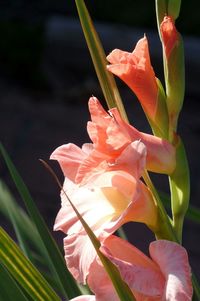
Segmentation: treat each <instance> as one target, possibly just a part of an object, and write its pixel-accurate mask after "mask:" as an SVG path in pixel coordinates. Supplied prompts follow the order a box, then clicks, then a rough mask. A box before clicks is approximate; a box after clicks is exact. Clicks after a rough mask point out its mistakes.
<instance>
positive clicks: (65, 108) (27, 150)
mask: <svg viewBox="0 0 200 301" xmlns="http://www.w3.org/2000/svg"><path fill="white" fill-rule="evenodd" d="M182 2H183V3H182V10H181V13H180V17H179V19H178V20H177V27H178V29H179V31H180V32H181V33H182V34H183V38H184V42H185V54H186V80H187V81H186V98H185V104H184V107H183V111H182V114H181V117H180V126H179V133H180V134H181V136H182V137H183V140H184V142H185V145H186V150H187V153H188V159H189V163H190V168H191V203H192V204H193V205H196V206H198V207H199V208H200V205H199V195H200V168H199V167H200V165H199V153H200V142H199V133H200V120H199V98H200V97H199V96H200V86H199V78H200V74H199V67H200V59H199V54H200V40H199V36H200V18H199V7H198V5H199V4H198V3H199V2H198V1H197V0H196V1H195V0H190V1H182ZM86 3H87V5H88V7H89V10H90V12H91V15H92V17H93V19H94V20H95V24H96V26H97V30H98V32H99V34H100V37H101V39H102V42H103V45H104V47H105V51H106V53H109V51H111V50H112V49H113V48H116V47H118V48H122V49H125V50H128V51H131V50H132V49H133V47H134V45H135V43H136V42H137V40H138V39H139V38H141V37H142V36H143V34H144V32H145V33H146V34H147V37H148V39H149V43H150V52H151V58H152V64H153V66H154V68H155V71H156V74H157V76H158V77H159V78H161V79H162V77H163V74H162V53H161V47H160V42H159V39H158V37H157V33H156V19H155V8H154V1H149V0H140V1H130V0H129V1H128V0H127V1H126V2H125V1H122V0H119V1H116V0H115V1H114V0H110V1H106V0H98V1H97V0H96V1H86ZM0 37H1V41H0V139H1V141H2V142H3V144H4V146H5V147H6V149H7V150H8V152H9V154H10V155H11V157H12V159H13V161H14V163H15V165H16V166H17V168H18V170H19V172H20V173H21V175H22V177H23V179H24V181H25V183H26V184H27V186H28V187H29V189H30V192H31V194H32V196H33V198H34V199H35V201H36V203H37V205H38V207H39V209H40V211H41V213H42V215H43V216H44V218H45V220H46V222H47V224H48V225H49V227H50V229H52V227H53V223H54V219H55V216H56V213H57V211H58V209H59V207H60V199H59V189H57V187H56V184H55V183H54V182H53V181H52V179H51V177H50V176H49V174H48V173H47V171H46V170H45V169H44V168H43V167H42V166H41V163H40V162H39V160H38V159H39V158H42V159H45V160H48V158H49V156H50V154H51V152H52V151H53V150H54V149H55V148H56V147H57V146H59V145H61V144H64V143H68V142H73V143H76V144H78V145H81V144H82V143H84V142H88V141H89V139H88V136H87V133H86V128H85V126H86V122H87V120H88V119H89V114H88V111H87V101H88V98H89V97H90V96H91V95H95V96H98V97H99V98H100V99H101V100H102V101H103V97H102V94H101V91H100V88H99V85H98V82H97V79H96V75H95V72H94V70H93V66H92V63H91V60H90V57H89V54H88V50H87V47H86V44H85V41H84V38H83V34H82V31H81V28H80V25H79V22H78V19H77V13H76V9H75V5H74V1H73V0H71V1H70V0H66V1H53V0H49V1H45V0H43V1H41V0H40V1H36V0H35V1H22V0H15V1H14V0H12V1H1V2H0ZM117 82H118V85H119V88H120V92H121V94H122V97H123V100H124V102H125V105H126V109H127V111H128V115H129V118H130V121H131V122H132V123H133V124H134V126H136V127H137V128H138V129H139V130H142V131H147V132H149V128H148V124H147V122H146V120H145V118H144V116H143V113H142V111H141V108H140V106H139V105H138V103H137V100H136V99H135V97H134V95H133V94H132V93H131V92H130V91H129V89H128V88H127V87H126V86H125V85H123V84H122V83H121V82H120V81H117ZM51 165H52V166H53V167H54V168H55V170H56V171H57V173H58V175H59V176H60V178H61V180H62V175H61V173H60V171H59V168H58V167H57V165H56V164H54V162H52V163H51ZM0 173H1V178H2V179H3V180H4V181H5V182H6V183H7V184H8V185H9V187H10V189H11V190H12V192H13V193H14V195H15V196H16V198H17V200H18V202H19V203H20V204H21V200H20V198H19V196H18V194H17V193H16V190H15V188H14V185H13V183H12V181H11V180H10V176H9V174H8V171H7V168H6V167H5V165H4V163H3V161H2V160H1V161H0ZM155 184H156V187H158V188H159V189H164V190H166V191H167V180H166V178H165V177H160V176H159V177H156V178H155ZM1 223H2V224H3V225H4V226H6V228H7V229H9V230H11V228H10V227H9V225H8V223H7V221H5V220H4V219H1ZM125 228H126V229H127V233H128V236H129V239H130V240H131V241H132V242H133V243H134V244H135V245H136V246H138V247H139V248H141V249H143V250H145V251H146V250H147V247H148V244H149V241H150V240H152V239H153V236H152V235H151V233H150V232H149V231H148V229H146V228H145V227H144V226H143V225H139V224H134V225H131V226H130V225H127V226H126V227H125ZM54 235H55V237H56V239H57V238H58V237H60V236H59V235H58V234H57V233H56V234H54ZM197 241H199V226H198V225H196V224H193V223H191V222H189V221H186V223H185V228H184V241H183V242H184V245H185V246H186V248H187V249H188V252H189V255H190V258H191V263H192V266H193V268H194V270H195V271H196V272H197V273H198V271H199V270H200V260H199V255H200V246H199V245H198V244H197Z"/></svg>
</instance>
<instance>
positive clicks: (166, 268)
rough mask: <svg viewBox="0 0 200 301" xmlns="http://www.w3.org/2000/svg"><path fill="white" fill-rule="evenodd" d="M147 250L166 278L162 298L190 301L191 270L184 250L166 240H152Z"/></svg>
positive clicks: (170, 300) (169, 300) (173, 300)
mask: <svg viewBox="0 0 200 301" xmlns="http://www.w3.org/2000/svg"><path fill="white" fill-rule="evenodd" d="M149 250H150V255H151V257H152V259H153V260H154V261H155V262H156V263H157V264H158V265H159V267H160V270H161V272H162V273H163V275H164V277H165V279H166V285H165V290H164V293H163V300H166V301H191V300H192V284H191V270H190V265H189V262H188V256H187V252H186V250H185V249H184V248H183V247H182V246H180V245H179V244H177V243H174V242H170V241H166V240H158V241H154V242H152V243H151V244H150V249H149Z"/></svg>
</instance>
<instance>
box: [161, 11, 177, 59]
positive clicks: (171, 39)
mask: <svg viewBox="0 0 200 301" xmlns="http://www.w3.org/2000/svg"><path fill="white" fill-rule="evenodd" d="M160 31H161V34H162V38H163V43H164V47H165V53H166V57H167V58H169V56H170V54H171V51H172V50H173V48H174V46H175V45H176V44H177V43H179V42H180V41H179V40H180V36H179V33H178V31H177V30H176V27H175V24H174V20H173V19H172V18H171V17H170V16H165V17H164V19H163V21H162V23H161V25H160Z"/></svg>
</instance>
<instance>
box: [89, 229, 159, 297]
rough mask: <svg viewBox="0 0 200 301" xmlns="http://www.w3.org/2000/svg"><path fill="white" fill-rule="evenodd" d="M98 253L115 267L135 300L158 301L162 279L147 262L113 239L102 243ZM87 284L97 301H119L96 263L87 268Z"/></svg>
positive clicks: (140, 254) (137, 251)
mask: <svg viewBox="0 0 200 301" xmlns="http://www.w3.org/2000/svg"><path fill="white" fill-rule="evenodd" d="M122 250H123V252H122ZM101 251H102V252H103V253H104V255H106V256H107V257H108V258H109V259H110V260H111V261H112V262H113V263H114V264H115V265H116V266H117V267H118V269H119V271H120V274H121V276H122V278H123V280H124V281H125V282H126V283H127V284H128V285H129V287H130V288H131V290H132V291H133V294H134V296H135V297H136V299H137V300H143V301H144V300H148V301H150V300H151V301H153V300H160V297H161V296H162V292H163V288H164V277H163V275H162V274H161V272H160V270H159V269H158V267H157V265H156V264H155V263H154V262H153V261H152V260H151V259H150V258H148V257H147V256H145V255H144V254H143V253H142V252H140V251H139V250H138V249H137V248H135V247H134V246H132V245H131V244H130V243H128V242H127V241H124V240H122V239H121V238H119V237H116V236H114V235H112V236H110V237H108V238H107V239H106V240H105V241H104V242H103V245H102V247H101ZM88 284H89V286H90V288H91V289H92V291H93V292H94V293H95V295H96V297H97V299H98V300H99V301H106V300H114V301H115V300H117V301H118V300H119V299H118V297H117V295H116V293H115V290H114V288H113V286H112V283H111V281H110V279H109V278H108V276H107V274H106V272H105V270H104V268H103V267H102V264H101V263H100V262H99V260H98V259H96V260H95V261H94V262H93V263H92V265H91V267H90V273H89V275H88Z"/></svg>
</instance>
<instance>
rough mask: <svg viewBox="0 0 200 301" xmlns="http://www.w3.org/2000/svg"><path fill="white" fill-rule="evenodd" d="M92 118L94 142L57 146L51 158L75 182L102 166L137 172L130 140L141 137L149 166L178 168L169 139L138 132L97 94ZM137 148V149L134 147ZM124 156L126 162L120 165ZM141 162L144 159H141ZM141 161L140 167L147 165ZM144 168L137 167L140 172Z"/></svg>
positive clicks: (91, 106)
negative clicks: (106, 109)
mask: <svg viewBox="0 0 200 301" xmlns="http://www.w3.org/2000/svg"><path fill="white" fill-rule="evenodd" d="M89 110H90V114H91V119H92V121H89V122H88V126H87V130H88V134H89V136H90V138H91V140H92V142H93V144H84V145H83V147H82V149H80V148H79V147H77V146H76V145H74V144H66V145H63V146H60V147H58V148H57V149H56V150H55V151H54V152H53V153H52V155H51V159H54V160H58V162H59V164H60V166H61V168H62V170H63V173H64V175H65V176H66V177H68V178H69V179H71V180H72V181H74V182H75V183H82V184H83V182H85V181H87V180H86V179H87V178H88V177H90V176H91V175H94V174H95V173H96V174H97V173H98V172H99V170H100V171H101V172H102V170H103V169H104V171H105V170H113V169H122V170H124V171H127V172H130V173H134V171H136V170H135V167H134V168H133V166H135V163H134V160H136V159H134V158H136V157H135V155H136V154H134V156H130V153H131V151H132V146H131V144H132V143H133V142H134V141H136V140H139V141H141V142H143V143H144V144H145V146H146V151H147V154H146V166H145V167H146V168H147V169H148V170H150V171H153V172H158V173H164V174H170V173H172V172H173V170H174V168H175V149H174V147H173V146H172V145H171V144H170V143H169V142H168V141H166V140H164V139H160V138H158V137H155V136H152V135H149V134H145V133H142V132H139V131H138V130H137V129H136V128H134V127H133V126H131V125H129V124H127V123H126V122H125V121H123V120H122V118H121V116H120V114H119V112H118V110H117V109H116V108H113V109H111V110H109V113H107V112H106V111H105V110H104V109H103V107H102V106H101V105H100V103H99V101H98V100H97V98H95V97H91V98H90V100H89ZM133 152H134V150H133ZM119 155H120V156H122V157H123V162H126V163H123V166H121V161H122V158H121V159H119V157H120V156H119ZM142 162H143V163H142V164H145V163H144V160H142ZM142 164H140V168H141V169H143V168H144V166H142ZM138 172H139V173H141V171H137V173H138Z"/></svg>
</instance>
